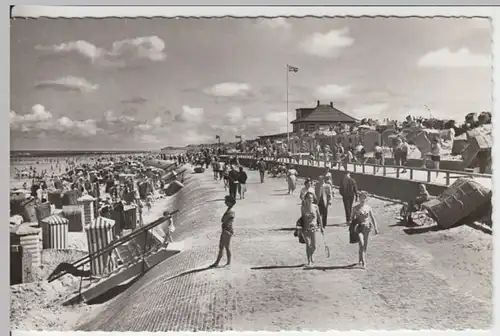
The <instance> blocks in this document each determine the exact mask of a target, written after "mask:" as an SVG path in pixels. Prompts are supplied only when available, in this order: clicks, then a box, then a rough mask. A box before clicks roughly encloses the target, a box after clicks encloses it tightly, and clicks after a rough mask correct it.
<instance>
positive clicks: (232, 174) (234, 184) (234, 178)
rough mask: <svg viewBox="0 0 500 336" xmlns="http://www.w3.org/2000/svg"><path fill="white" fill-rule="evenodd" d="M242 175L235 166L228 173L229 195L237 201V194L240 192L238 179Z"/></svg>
mask: <svg viewBox="0 0 500 336" xmlns="http://www.w3.org/2000/svg"><path fill="white" fill-rule="evenodd" d="M239 175H240V173H239V172H238V171H237V170H236V167H235V166H231V170H230V171H229V173H228V180H229V195H230V196H231V197H233V198H234V199H236V192H237V191H238V179H239V177H240V176H239Z"/></svg>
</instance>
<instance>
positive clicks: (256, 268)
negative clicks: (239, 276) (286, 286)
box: [250, 264, 305, 270]
mask: <svg viewBox="0 0 500 336" xmlns="http://www.w3.org/2000/svg"><path fill="white" fill-rule="evenodd" d="M304 266H305V264H300V265H276V266H258V267H251V268H250V269H251V270H273V269H281V268H299V267H304Z"/></svg>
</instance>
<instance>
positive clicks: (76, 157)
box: [10, 149, 184, 189]
mask: <svg viewBox="0 0 500 336" xmlns="http://www.w3.org/2000/svg"><path fill="white" fill-rule="evenodd" d="M183 152H184V150H182V149H168V150H161V151H160V150H157V151H144V150H142V151H139V150H121V151H104V150H91V151H89V150H87V151H84V150H81V151H77V150H71V151H68V150H31V151H21V150H11V151H10V188H11V189H17V188H21V187H22V185H23V184H24V183H25V182H26V183H27V184H28V185H31V182H32V179H30V178H19V177H18V174H17V172H19V171H30V168H36V170H37V171H38V172H41V171H44V170H46V171H47V172H48V174H49V175H51V174H52V173H54V174H56V175H58V174H62V173H63V172H65V171H66V167H67V166H69V165H78V164H84V163H89V162H90V161H92V160H93V159H95V158H96V157H109V156H115V155H116V156H124V155H136V154H142V155H147V154H152V155H154V154H160V153H162V154H167V155H177V154H180V153H183Z"/></svg>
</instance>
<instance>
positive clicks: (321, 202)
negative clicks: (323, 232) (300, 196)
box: [315, 175, 333, 228]
mask: <svg viewBox="0 0 500 336" xmlns="http://www.w3.org/2000/svg"><path fill="white" fill-rule="evenodd" d="M315 193H316V199H317V200H318V208H319V213H320V214H321V223H322V224H323V228H325V227H326V222H327V220H328V207H329V206H330V205H332V197H333V190H332V186H331V185H330V184H328V183H326V182H325V177H324V176H323V175H321V176H320V177H319V182H318V183H316V186H315Z"/></svg>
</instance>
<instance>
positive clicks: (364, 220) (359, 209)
mask: <svg viewBox="0 0 500 336" xmlns="http://www.w3.org/2000/svg"><path fill="white" fill-rule="evenodd" d="M367 198H368V194H367V193H366V192H365V191H362V192H360V193H359V203H358V204H356V205H355V206H354V209H353V210H352V215H351V223H350V225H349V242H350V243H351V244H354V243H358V245H359V264H358V265H359V266H360V267H361V268H366V249H367V246H368V237H369V235H370V231H371V229H372V227H373V229H374V230H375V234H378V225H377V221H376V220H375V216H374V215H373V210H372V208H371V207H370V206H369V205H368V204H366V200H367Z"/></svg>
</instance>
